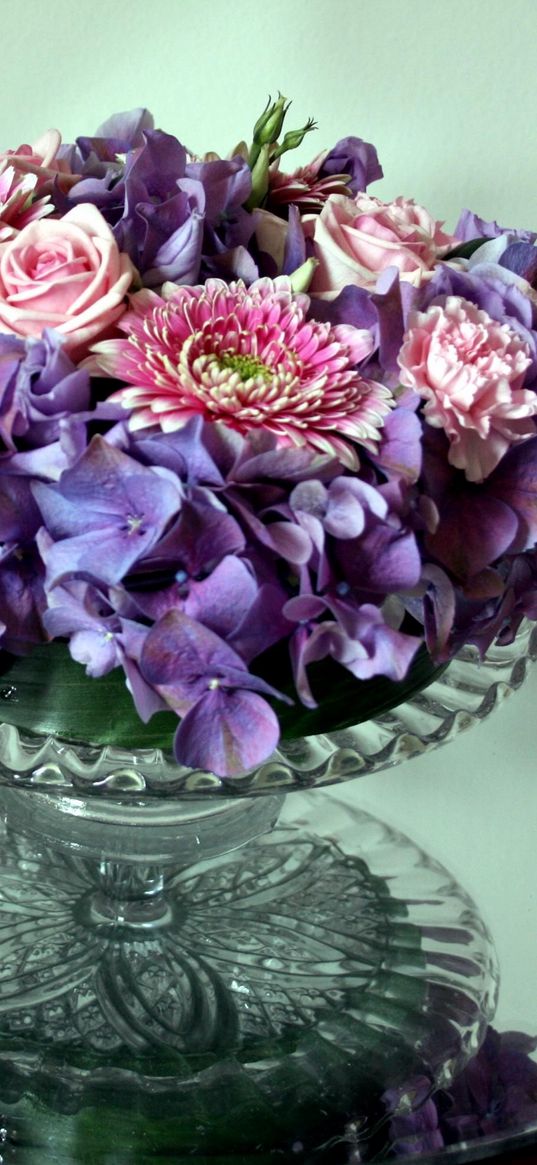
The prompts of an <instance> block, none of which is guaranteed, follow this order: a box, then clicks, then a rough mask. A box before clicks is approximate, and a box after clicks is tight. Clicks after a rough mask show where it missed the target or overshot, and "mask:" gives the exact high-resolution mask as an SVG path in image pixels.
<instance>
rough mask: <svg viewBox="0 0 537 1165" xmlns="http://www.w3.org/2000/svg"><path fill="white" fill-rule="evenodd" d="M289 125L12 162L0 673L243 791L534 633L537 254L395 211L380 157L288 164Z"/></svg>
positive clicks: (467, 215) (137, 140)
mask: <svg viewBox="0 0 537 1165" xmlns="http://www.w3.org/2000/svg"><path fill="white" fill-rule="evenodd" d="M287 112H288V105H287V103H286V102H285V100H284V99H283V98H282V97H279V98H278V100H276V101H275V102H272V101H269V103H268V105H267V107H266V108H265V110H264V112H263V114H262V115H261V117H260V118H259V119H258V121H257V123H256V125H255V127H254V131H253V136H252V141H251V143H250V144H247V143H244V142H242V143H240V144H239V145H238V146H237V147H236V148H235V149H234V150H232V151H231V153H230V156H229V157H228V158H226V159H222V158H219V157H218V156H217V155H215V154H207V155H205V156H204V157H197V156H195V155H194V154H192V153H191V152H189V151H188V150H187V149H186V148H185V147H184V146H183V145H182V144H181V143H180V142H179V141H178V140H177V139H176V138H175V137H174V136H172V135H170V134H168V133H164V132H163V131H161V130H158V129H155V128H154V123H153V119H152V118H151V116H150V115H149V113H148V112H147V111H146V110H135V111H133V112H131V113H127V114H119V115H117V116H115V117H112V118H111V119H110V120H109V121H107V122H106V123H105V124H104V125H103V126H101V127H100V129H98V130H97V132H96V134H95V136H94V137H92V138H89V137H80V138H78V139H77V141H76V142H75V144H74V145H68V146H66V145H62V144H61V139H60V135H59V133H57V132H56V131H49V132H48V133H46V134H45V135H44V136H43V137H42V138H41V139H40V140H39V141H38V142H36V143H35V144H34V145H33V146H28V145H22V146H20V147H19V148H18V149H15V150H7V151H6V152H5V153H4V154H2V155H1V156H0V438H1V451H0V541H1V559H2V563H1V569H0V631H1V641H0V647H1V648H2V649H3V660H4V663H3V673H4V680H5V682H6V683H9V682H12V684H13V685H14V687H13V690H16V685H17V682H18V679H19V678H20V677H21V676H28V675H30V674H40V675H42V676H45V677H47V678H48V683H49V687H50V686H51V685H52V682H53V678H54V677H55V676H56V677H57V676H62V675H66V676H68V675H70V674H71V672H72V669H73V668H75V669H76V671H77V674H80V675H83V676H84V683H85V681H86V676H87V677H89V678H90V679H91V681H92V683H91V684H89V687H90V688H92V687H93V690H94V692H95V701H93V699H92V696H91V694H90V695H89V696H87V697H85V698H86V699H87V700H88V701H89V704H90V705H91V704H93V703H94V702H95V705H96V706H97V705H98V704H99V699H98V692H101V693H102V692H105V702H106V703H107V704H108V708H109V711H110V708H111V709H112V713H111V714H113V716H115V723H116V726H117V723H118V718H121V717H122V716H123V715H127V713H126V712H125V707H126V706H125V691H127V700H128V702H129V705H130V701H132V702H133V707H134V709H135V712H134V713H133V715H134V716H135V719H136V723H137V724H140V723H143V724H146V725H147V727H148V729H149V728H150V724H149V722H150V721H151V722H158V723H159V724H160V723H163V724H164V723H165V726H166V727H165V731H166V733H168V737H167V739H168V738H169V740H170V742H171V737H172V735H173V730H174V729H175V739H174V745H173V747H174V752H175V756H176V758H177V760H178V761H179V762H181V763H183V764H186V765H189V766H191V767H197V768H202V769H204V768H205V769H209V770H212V771H214V772H217V773H219V774H221V775H224V776H225V775H228V774H232V773H235V772H239V771H244V770H246V769H248V768H249V767H251V766H254V765H256V764H258V763H260V762H262V761H263V760H264V759H265V758H267V757H268V756H270V754H271V753H272V751H273V750H274V748H275V746H276V745H277V742H278V739H279V736H280V732H281V731H282V729H283V730H285V731H290V732H292V731H296V732H297V733H298V732H300V731H302V732H303V731H304V730H306V731H307V730H308V729H309V730H310V731H313V730H315V728H316V726H317V725H322V713H323V709H326V708H328V707H329V708H330V709H331V712H330V716H331V719H330V724H331V725H335V726H337V725H339V724H342V723H344V722H345V723H348V722H355V721H357V720H358V719H360V718H364V717H365V716H366V715H367V714H368V709H370V707H371V700H370V697H369V696H368V693H370V692H371V691H373V692H374V693H375V698H377V697H379V694H380V697H381V698H382V699H386V698H387V697H386V691H387V690H388V689H389V691H390V692H391V697H390V698H391V700H392V702H396V700H397V699H398V698H399V694H400V692H401V691H404V690H405V689H404V685H405V683H408V682H410V681H411V682H413V683H414V684H415V683H417V682H424V677H425V678H426V677H427V676H429V678H430V675H431V674H432V673H431V668H433V669H434V667H438V666H441V665H443V664H445V662H446V661H448V660H449V659H450V658H451V656H452V655H453V654H454V653H455V652H457V651H458V650H459V649H460V647H461V646H462V645H463V644H465V643H471V644H475V645H476V646H477V647H478V648H479V650H480V651H481V652H484V651H485V650H486V649H487V647H488V646H489V645H490V644H491V642H492V641H494V640H496V639H499V640H500V641H502V642H508V641H510V639H512V637H513V635H514V634H515V632H516V629H517V627H518V624H519V623H520V621H521V620H522V618H523V617H524V616H529V617H537V553H536V549H535V543H536V540H537V426H536V416H537V393H536V386H537V292H536V291H535V287H536V286H537V247H536V246H535V240H536V238H537V235H535V234H533V233H531V232H529V231H520V230H511V229H504V228H501V227H499V226H497V224H496V223H494V222H484V221H483V220H482V219H480V218H479V217H477V215H475V214H473V213H471V212H469V211H464V212H463V213H462V214H461V217H460V219H459V222H458V223H457V225H456V227H455V230H454V233H453V234H448V233H446V232H445V231H444V229H443V225H442V224H441V223H439V222H436V221H435V220H434V219H433V218H432V217H431V216H430V214H429V213H428V212H427V211H426V210H425V209H424V208H423V207H421V206H419V205H417V204H416V203H415V202H414V201H413V200H412V199H407V198H397V199H395V201H393V202H390V203H384V202H382V201H381V200H379V199H378V198H375V197H374V196H372V195H371V194H370V193H368V190H367V188H368V187H369V185H370V184H371V183H373V182H374V181H376V180H377V179H379V178H380V177H381V176H382V170H381V167H380V165H379V162H378V158H377V154H376V151H375V149H374V147H373V146H372V145H369V144H368V143H366V142H364V141H362V140H361V139H359V138H356V137H348V138H344V139H342V140H341V141H339V142H338V143H337V145H336V146H335V147H334V148H333V149H331V150H325V151H324V152H322V153H320V154H318V155H317V157H315V159H314V160H313V161H312V162H311V163H310V164H309V165H307V166H303V167H301V168H298V169H295V170H294V172H292V173H288V172H286V171H285V170H284V168H283V163H282V159H283V157H284V155H285V154H287V153H288V151H289V150H291V149H293V148H294V147H295V146H297V145H299V144H300V143H301V142H302V141H303V139H304V138H305V136H306V134H308V133H309V132H310V130H311V129H312V128H313V123H312V122H308V123H307V124H306V125H305V126H303V127H302V128H301V129H299V130H297V131H289V132H286V133H285V134H283V125H284V120H285V117H286V115H287ZM282 134H283V136H282ZM424 659H425V660H426V661H427V663H426V665H424V663H423V660H424ZM72 661H75V662H72ZM431 661H432V662H431ZM80 665H84V667H85V669H86V670H85V673H83V672H82V669H81V668H80ZM424 667H425V671H424V670H423V669H424ZM420 668H421V670H420ZM427 668H428V669H429V670H427ZM32 669H33V670H32ZM70 669H71V670H70ZM416 669H417V670H416ZM106 677H113V679H112V682H111V684H109V685H108V686H106V684H104V686H103V683H104V679H103V678H106ZM409 677H410V681H409ZM125 685H126V688H125ZM371 685H372V686H371ZM375 685H377V687H375ZM379 685H380V686H379ZM401 685H403V687H401ZM6 690H8V689H6ZM368 700H369V702H368ZM4 703H5V704H6V716H4V719H6V718H9V715H10V714H11V713H10V710H9V708H8V707H7V704H9V701H8V700H5V701H4ZM102 703H103V700H102V699H101V704H102ZM160 713H164V714H165V717H164V721H162V720H159V714H160ZM155 717H156V721H155V720H153V718H155ZM319 717H320V719H319ZM170 725H172V727H170ZM162 731H164V728H163V729H162Z"/></svg>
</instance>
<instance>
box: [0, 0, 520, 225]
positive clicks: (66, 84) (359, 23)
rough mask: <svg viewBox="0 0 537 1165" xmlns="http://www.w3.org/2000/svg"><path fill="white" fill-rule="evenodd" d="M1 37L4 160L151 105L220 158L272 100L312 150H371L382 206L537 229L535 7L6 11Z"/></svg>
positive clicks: (13, 4)
mask: <svg viewBox="0 0 537 1165" xmlns="http://www.w3.org/2000/svg"><path fill="white" fill-rule="evenodd" d="M0 29H1V36H0V46H1V56H2V71H1V80H0V85H1V89H2V106H1V114H0V145H3V146H4V147H6V146H14V145H18V144H19V142H20V141H22V140H28V139H31V138H32V136H36V135H37V134H38V133H39V132H40V130H41V129H43V128H46V127H48V126H49V125H57V126H58V128H61V129H62V131H63V133H64V137H65V139H66V140H70V139H71V138H72V137H73V136H74V135H75V134H76V133H82V132H86V133H88V132H91V131H92V130H93V129H94V128H95V126H96V125H97V123H98V122H99V121H100V120H102V119H103V118H104V117H105V116H107V115H108V114H109V113H111V112H113V111H115V110H119V109H125V108H130V107H131V106H133V105H140V104H145V105H147V106H149V108H151V109H152V111H153V112H154V113H155V115H156V118H157V121H158V123H159V124H160V125H161V127H162V128H165V129H168V130H171V131H173V132H175V133H176V134H177V136H179V137H181V138H182V139H183V140H184V141H185V142H186V143H187V144H188V145H190V146H191V147H192V148H195V149H199V150H200V151H201V150H204V149H208V148H214V149H217V150H221V151H223V152H224V151H225V150H226V149H227V147H228V146H230V145H231V144H235V141H236V140H237V138H238V137H239V136H241V135H242V134H243V133H244V134H245V133H246V132H247V131H248V128H249V127H250V125H251V123H252V119H253V117H254V115H255V114H256V113H257V111H258V110H259V109H260V107H261V106H262V105H263V104H264V101H265V97H266V95H267V94H268V93H272V94H274V93H275V92H276V91H277V90H278V88H279V89H281V90H282V92H283V93H285V95H286V96H290V97H291V96H292V97H293V98H294V118H295V120H296V122H297V124H300V123H301V122H302V121H303V120H305V119H306V118H307V117H308V116H309V115H310V114H314V115H315V116H316V118H317V120H318V123H319V130H318V132H317V134H316V135H315V141H313V135H312V145H311V152H315V151H316V150H318V149H321V148H322V146H324V145H330V144H332V142H333V141H334V140H335V139H336V138H337V137H338V136H342V135H343V134H347V133H355V134H358V135H359V136H362V137H365V138H367V139H369V140H371V141H373V142H375V144H376V145H377V148H378V151H379V154H380V157H381V160H382V162H383V164H384V169H385V173H386V175H387V178H386V179H385V181H384V183H383V184H382V186H377V187H376V188H375V190H376V192H377V193H378V194H380V195H381V196H382V197H386V198H387V197H392V196H395V195H396V194H406V195H410V196H413V197H415V198H416V199H418V200H420V201H422V202H424V203H425V204H427V205H428V207H429V209H430V210H431V211H432V212H434V213H435V215H436V216H438V217H443V218H445V219H446V220H447V223H448V225H453V224H454V221H455V218H456V216H457V214H458V210H459V208H460V206H461V205H469V206H470V207H471V208H472V209H474V210H476V211H478V212H480V213H481V214H482V215H483V216H484V217H496V218H498V219H499V221H501V222H503V223H506V224H507V225H513V224H516V225H524V226H532V227H534V228H537V206H536V202H535V190H536V188H537V151H536V136H537V131H536V126H537V70H536V65H535V44H536V40H537V0H509V3H507V2H504V0H443V2H439V0H264V2H263V3H260V2H259V0H248V2H247V0H24V2H23V3H20V4H19V3H17V0H0ZM291 120H292V119H291ZM309 152H310V150H305V149H304V148H303V149H302V151H301V155H300V157H301V160H306V157H307V155H308V153H309Z"/></svg>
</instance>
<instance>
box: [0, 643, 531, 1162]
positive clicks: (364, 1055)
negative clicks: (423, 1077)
mask: <svg viewBox="0 0 537 1165" xmlns="http://www.w3.org/2000/svg"><path fill="white" fill-rule="evenodd" d="M535 655H537V632H535V631H533V632H532V631H531V629H530V628H529V627H528V626H525V627H524V628H523V629H522V631H521V633H520V634H519V636H518V637H517V639H516V641H515V642H514V643H513V644H512V645H510V646H508V647H503V648H492V649H491V651H490V652H489V654H488V657H487V660H486V661H485V662H484V663H479V662H478V660H477V657H476V655H475V653H474V652H473V650H471V649H469V650H465V651H464V652H463V653H462V654H461V655H460V656H459V657H458V658H457V659H456V660H454V661H453V662H452V663H451V664H450V665H449V667H448V669H447V670H446V671H445V672H444V673H443V674H442V676H441V677H440V678H437V679H436V680H435V681H434V682H433V683H432V684H430V686H429V687H427V688H426V689H425V690H424V691H422V692H421V693H419V694H418V695H415V696H413V697H412V698H411V699H410V700H408V701H407V702H406V703H404V704H401V705H399V706H398V707H397V708H395V709H392V711H390V712H387V713H385V714H383V715H381V716H379V717H378V718H377V719H374V720H370V721H368V722H367V723H365V724H360V725H358V726H357V727H355V728H352V729H346V730H344V731H339V732H334V733H331V734H329V735H325V736H317V737H308V738H305V739H302V740H296V741H291V742H286V743H285V744H283V745H282V746H281V747H280V749H279V750H278V752H277V753H276V754H275V755H274V756H273V757H272V758H271V760H270V761H269V762H267V763H266V764H264V765H262V766H260V767H259V768H258V769H256V770H255V771H253V772H250V773H248V774H245V775H244V776H242V777H237V778H233V779H227V780H225V781H223V780H221V779H220V778H218V777H215V776H213V775H211V774H209V773H201V772H193V771H191V770H182V769H179V768H178V766H177V765H175V764H174V763H172V762H171V760H170V759H169V758H166V757H165V756H163V754H162V753H160V752H157V751H156V750H145V751H138V752H128V751H127V750H125V749H121V750H119V749H115V748H104V749H102V748H97V747H91V746H88V745H84V744H79V745H78V744H77V745H73V744H71V743H67V742H65V741H62V740H61V739H59V738H55V737H51V736H49V737H44V736H37V735H36V734H32V733H30V732H23V731H21V730H19V729H16V728H15V727H13V726H11V725H8V724H3V725H1V726H0V805H1V810H2V820H1V823H0V829H1V832H2V840H1V846H0V1115H2V1118H3V1120H2V1122H0V1124H1V1126H2V1128H1V1129H0V1159H1V1160H2V1162H6V1165H7V1162H10V1161H11V1160H13V1161H16V1162H20V1165H37V1163H38V1162H39V1165H43V1162H44V1161H46V1160H48V1159H50V1160H51V1161H54V1162H58V1163H60V1165H61V1163H65V1165H67V1162H69V1163H71V1162H84V1163H86V1165H127V1163H129V1165H131V1163H134V1162H136V1163H137V1165H143V1163H149V1162H161V1161H165V1160H166V1161H192V1160H204V1161H205V1160H207V1161H209V1160H210V1161H213V1162H216V1161H218V1162H224V1161H234V1162H240V1161H249V1160H256V1161H259V1160H264V1159H265V1158H266V1160H267V1161H268V1160H270V1161H271V1162H272V1161H274V1162H277V1161H278V1160H283V1161H285V1160H288V1159H289V1160H296V1161H297V1162H298V1163H300V1161H301V1160H303V1161H307V1160H308V1154H311V1153H312V1152H316V1151H317V1149H316V1147H319V1146H323V1145H325V1144H328V1143H329V1142H330V1139H331V1133H332V1131H333V1129H334V1128H335V1127H341V1128H343V1127H352V1126H353V1122H356V1120H357V1119H358V1118H359V1117H360V1114H363V1113H364V1112H365V1113H369V1114H371V1113H374V1112H375V1111H376V1110H377V1109H378V1104H379V1097H380V1095H381V1093H382V1092H383V1091H384V1090H385V1089H387V1088H389V1087H397V1086H399V1085H401V1084H402V1083H404V1081H405V1080H408V1079H409V1078H410V1077H412V1076H413V1075H416V1074H418V1075H419V1074H424V1073H425V1074H427V1075H428V1076H430V1077H431V1079H432V1080H433V1081H434V1082H435V1083H436V1084H437V1085H442V1086H446V1085H448V1084H449V1081H450V1080H451V1078H452V1076H453V1075H454V1074H455V1073H457V1072H458V1071H459V1070H460V1069H461V1068H462V1067H463V1065H464V1064H465V1063H466V1061H467V1060H468V1058H469V1057H470V1056H472V1055H473V1054H474V1053H475V1052H476V1050H477V1049H478V1047H479V1045H480V1042H481V1041H482V1039H483V1036H484V1033H485V1030H486V1026H487V1024H488V1023H489V1022H490V1020H491V1018H492V1016H493V1014H494V1009H495V1002H496V992H497V971H496V962H495V957H494V950H493V946H492V942H491V939H490V935H489V934H488V932H487V929H486V927H485V926H484V924H483V922H482V920H481V918H480V916H479V913H478V910H477V908H476V906H475V905H474V903H473V902H472V900H471V899H470V898H469V896H468V895H467V894H466V892H465V891H464V889H462V888H461V887H460V886H459V885H458V884H457V883H456V882H455V881H454V879H453V878H452V877H451V875H450V874H449V873H448V872H447V871H446V870H445V869H444V868H443V867H442V866H441V865H439V864H438V863H437V862H436V861H435V860H434V859H433V858H431V857H429V856H427V855H426V854H425V853H423V852H422V851H421V850H420V849H419V848H418V847H417V846H416V845H415V844H414V843H413V842H412V841H410V840H409V839H408V838H407V837H405V836H403V835H402V834H400V833H398V832H397V831H394V830H393V829H392V828H389V827H388V826H386V825H383V824H382V823H381V822H379V821H377V820H376V819H374V818H372V817H370V816H368V815H367V814H365V813H363V812H361V811H359V810H357V809H350V808H349V807H348V806H345V805H342V804H338V805H336V806H335V807H334V805H332V807H331V813H330V815H329V816H328V815H327V813H326V795H323V792H322V790H321V789H317V788H316V786H322V785H329V784H332V783H335V782H339V781H343V780H348V779H351V778H355V777H358V776H360V775H361V774H365V773H370V772H372V771H375V770H378V769H382V768H385V767H387V766H389V765H395V764H397V763H398V762H399V761H401V760H403V759H405V760H406V759H408V758H410V757H417V756H419V755H420V754H421V753H424V752H426V751H428V750H430V749H433V748H435V747H436V746H438V745H439V744H441V743H445V742H448V741H449V740H450V739H452V738H453V737H454V736H455V735H456V734H457V733H458V732H460V731H461V730H462V729H465V728H467V727H469V726H470V725H471V724H473V723H475V722H476V721H477V720H480V719H482V718H484V717H485V716H487V715H488V713H489V712H491V711H492V709H493V708H494V707H495V705H496V703H497V702H498V700H499V699H501V697H502V696H503V695H505V694H506V693H508V692H509V691H511V690H512V689H514V688H516V687H518V686H519V685H520V684H521V683H522V681H523V679H524V676H525V672H526V668H527V665H528V661H529V660H530V659H531V658H533V657H534V656H535ZM13 695H14V693H13V692H11V691H9V690H8V689H2V690H0V700H1V699H4V700H5V701H8V700H9V699H11V698H13ZM288 792H289V793H290V792H293V797H292V798H290V804H291V812H289V811H288V812H287V813H286V815H285V819H284V822H283V823H280V824H278V817H279V815H280V809H281V806H282V802H283V799H284V794H286V793H288ZM275 1154H276V1155H275ZM334 1159H335V1158H334ZM338 1160H341V1161H343V1160H345V1158H344V1157H340V1158H338Z"/></svg>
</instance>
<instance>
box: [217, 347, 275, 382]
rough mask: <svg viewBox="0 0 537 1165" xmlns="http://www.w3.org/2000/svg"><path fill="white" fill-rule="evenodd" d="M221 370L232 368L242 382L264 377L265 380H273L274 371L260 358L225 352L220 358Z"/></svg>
mask: <svg viewBox="0 0 537 1165" xmlns="http://www.w3.org/2000/svg"><path fill="white" fill-rule="evenodd" d="M218 364H219V366H220V368H231V370H232V371H233V372H238V373H239V376H240V378H241V380H250V379H252V378H253V377H255V376H262V377H263V379H264V380H267V381H268V380H271V378H272V376H273V371H272V370H271V369H270V368H269V367H268V365H267V364H264V363H263V361H262V360H260V359H259V357H258V356H247V355H243V354H241V353H240V352H224V353H222V355H221V356H219V357H218Z"/></svg>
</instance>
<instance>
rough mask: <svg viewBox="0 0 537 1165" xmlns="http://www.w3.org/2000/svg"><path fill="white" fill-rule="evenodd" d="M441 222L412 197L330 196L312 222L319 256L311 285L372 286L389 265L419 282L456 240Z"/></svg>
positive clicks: (330, 291) (323, 291)
mask: <svg viewBox="0 0 537 1165" xmlns="http://www.w3.org/2000/svg"><path fill="white" fill-rule="evenodd" d="M441 227H442V224H441V223H439V222H435V220H434V219H433V218H431V216H430V214H429V212H428V211H427V210H425V209H424V207H423V206H418V204H417V203H415V202H414V201H413V200H412V199H405V198H396V199H395V201H394V202H381V201H380V200H379V199H378V198H373V197H372V196H371V195H370V194H365V193H360V194H357V195H356V198H345V197H344V196H342V195H332V196H331V197H330V198H329V199H328V201H327V202H326V204H325V206H324V207H323V209H322V211H321V213H320V215H318V216H317V218H316V219H315V220H314V221H313V222H311V223H310V232H311V233H312V235H313V244H314V253H315V257H316V258H317V259H318V261H319V266H318V267H317V270H316V272H315V275H314V278H313V282H312V285H311V290H312V292H313V293H314V294H316V295H329V296H331V295H335V294H337V292H339V291H341V289H342V288H343V287H346V286H347V285H348V284H355V285H357V286H358V287H374V285H375V283H376V281H377V277H378V275H379V274H380V272H381V271H385V270H386V268H387V267H398V268H399V271H400V274H401V279H405V280H407V281H408V282H410V283H413V284H414V285H415V286H419V284H420V283H421V282H422V280H423V279H424V278H426V277H427V276H428V274H429V272H430V271H431V268H432V267H433V266H434V264H435V262H436V260H437V259H438V258H439V256H441V255H443V254H445V252H446V251H447V250H448V249H449V247H450V246H453V244H454V243H455V242H456V240H455V239H453V237H452V236H451V235H447V234H445V233H444V232H443V230H442V229H441Z"/></svg>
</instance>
